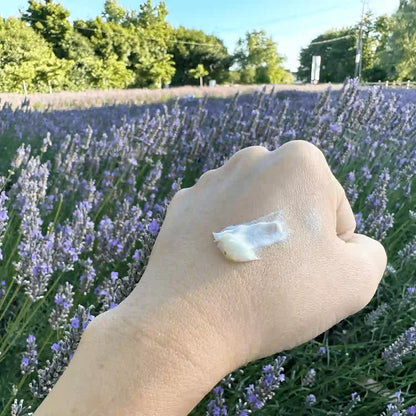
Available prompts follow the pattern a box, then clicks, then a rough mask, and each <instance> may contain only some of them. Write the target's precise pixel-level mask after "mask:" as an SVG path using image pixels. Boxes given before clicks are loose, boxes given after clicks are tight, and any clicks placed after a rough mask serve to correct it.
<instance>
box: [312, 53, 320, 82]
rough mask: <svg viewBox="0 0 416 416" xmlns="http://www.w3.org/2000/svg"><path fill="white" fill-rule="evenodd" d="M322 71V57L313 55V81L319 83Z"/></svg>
mask: <svg viewBox="0 0 416 416" xmlns="http://www.w3.org/2000/svg"><path fill="white" fill-rule="evenodd" d="M320 71H321V57H320V56H319V55H318V56H312V70H311V83H312V84H317V83H318V82H319V74H320Z"/></svg>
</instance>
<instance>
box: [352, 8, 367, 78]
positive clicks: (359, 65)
mask: <svg viewBox="0 0 416 416" xmlns="http://www.w3.org/2000/svg"><path fill="white" fill-rule="evenodd" d="M361 3H362V9H361V20H360V31H359V33H358V42H357V52H356V54H355V71H354V77H355V78H358V80H359V81H361V69H362V63H363V26H364V11H365V0H361Z"/></svg>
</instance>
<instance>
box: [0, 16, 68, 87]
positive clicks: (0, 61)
mask: <svg viewBox="0 0 416 416" xmlns="http://www.w3.org/2000/svg"><path fill="white" fill-rule="evenodd" d="M71 66H72V62H71V61H66V60H61V59H58V58H56V56H55V55H54V53H53V51H52V48H51V46H50V45H49V44H48V43H47V42H46V41H45V40H44V39H43V38H42V36H40V35H39V34H38V33H36V32H35V31H34V30H33V29H32V28H31V27H29V26H27V25H26V24H25V23H24V22H22V21H21V20H19V19H15V18H9V19H2V18H0V90H1V91H10V92H22V83H23V81H25V83H26V85H27V88H28V90H29V91H30V92H46V91H48V90H49V86H48V82H49V81H50V82H51V83H52V84H53V86H54V87H56V88H57V89H61V88H63V87H64V85H65V82H66V79H67V76H68V72H69V70H70V67H71Z"/></svg>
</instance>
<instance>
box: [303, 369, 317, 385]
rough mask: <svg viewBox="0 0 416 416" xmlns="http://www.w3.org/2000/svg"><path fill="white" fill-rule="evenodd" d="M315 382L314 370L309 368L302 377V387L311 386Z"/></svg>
mask: <svg viewBox="0 0 416 416" xmlns="http://www.w3.org/2000/svg"><path fill="white" fill-rule="evenodd" d="M315 382H316V370H315V369H314V368H311V369H310V370H309V371H308V372H307V373H306V375H305V377H303V378H302V386H303V387H312V386H313V385H314V384H315Z"/></svg>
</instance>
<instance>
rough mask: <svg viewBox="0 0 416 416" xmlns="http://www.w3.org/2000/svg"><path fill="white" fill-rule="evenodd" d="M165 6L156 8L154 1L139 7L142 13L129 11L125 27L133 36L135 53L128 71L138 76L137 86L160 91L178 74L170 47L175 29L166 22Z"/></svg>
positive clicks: (132, 54) (162, 4) (135, 84)
mask: <svg viewBox="0 0 416 416" xmlns="http://www.w3.org/2000/svg"><path fill="white" fill-rule="evenodd" d="M167 14H168V12H167V10H166V6H165V3H163V2H161V3H159V4H158V5H157V6H153V5H152V2H151V0H147V1H146V3H144V4H142V5H140V11H139V12H136V11H133V12H128V13H127V17H126V18H125V23H124V24H125V25H128V27H129V29H130V31H131V33H132V39H133V41H132V43H131V47H132V51H131V54H130V56H129V65H128V68H129V69H130V70H132V71H133V72H134V73H135V80H134V84H133V85H134V86H136V87H150V88H160V87H161V86H162V85H163V84H165V83H169V82H170V81H171V79H172V76H173V75H174V73H175V67H174V63H173V60H172V55H171V54H169V53H168V44H169V41H170V40H172V27H171V26H170V25H169V23H168V22H166V16H167Z"/></svg>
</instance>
